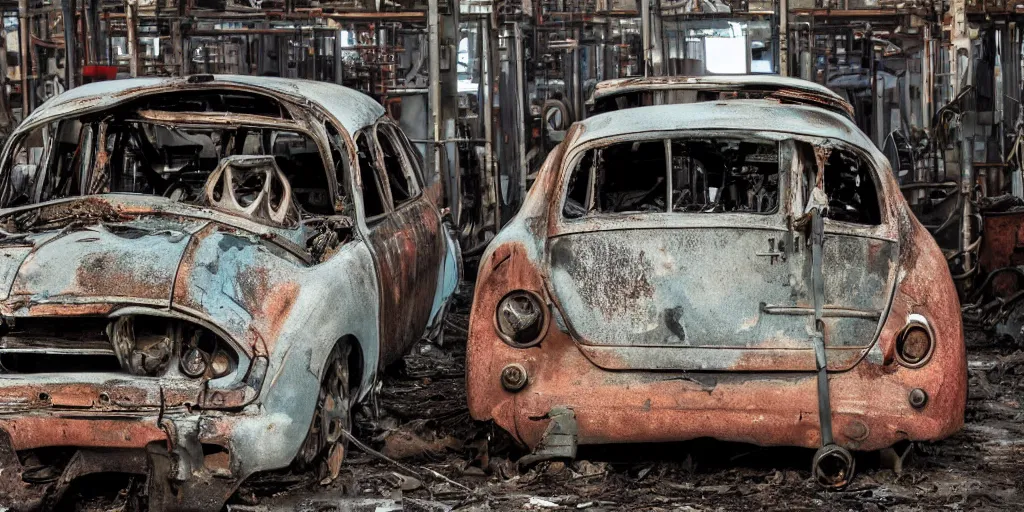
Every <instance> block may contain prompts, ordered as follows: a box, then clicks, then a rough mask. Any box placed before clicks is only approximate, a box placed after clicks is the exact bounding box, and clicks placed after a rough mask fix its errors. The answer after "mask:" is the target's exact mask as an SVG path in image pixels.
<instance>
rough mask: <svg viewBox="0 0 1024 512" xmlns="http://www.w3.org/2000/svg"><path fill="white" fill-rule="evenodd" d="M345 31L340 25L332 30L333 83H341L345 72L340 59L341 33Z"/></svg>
mask: <svg viewBox="0 0 1024 512" xmlns="http://www.w3.org/2000/svg"><path fill="white" fill-rule="evenodd" d="M344 32H345V31H344V30H342V29H341V28H340V27H339V28H338V30H336V31H335V32H334V83H336V84H338V85H341V84H342V82H343V79H344V78H345V74H344V71H343V68H344V62H343V61H342V59H341V46H342V45H341V34H342V33H344Z"/></svg>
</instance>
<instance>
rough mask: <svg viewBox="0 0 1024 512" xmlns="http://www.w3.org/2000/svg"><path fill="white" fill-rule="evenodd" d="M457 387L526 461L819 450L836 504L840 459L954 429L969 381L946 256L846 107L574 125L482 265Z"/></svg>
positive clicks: (691, 107) (767, 104)
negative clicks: (705, 447) (548, 456)
mask: <svg viewBox="0 0 1024 512" xmlns="http://www.w3.org/2000/svg"><path fill="white" fill-rule="evenodd" d="M750 80H758V79H754V78H752V79H750ZM598 90H599V91H600V90H601V87H599V88H598ZM822 148H828V150H824V149H822ZM808 212H811V215H810V217H812V218H810V219H809V218H808V217H809V215H808ZM815 216H816V218H817V220H815V219H814V218H813V217H815ZM815 276H818V277H815ZM524 319H525V320H524ZM819 342H820V344H821V347H820V348H823V350H816V345H817V344H818V343H819ZM819 371H820V372H821V375H822V376H823V377H824V378H823V379H818V378H816V375H817V374H818V373H819ZM822 384H825V385H824V386H823V385H822ZM467 386H468V390H467V391H468V400H469V408H470V412H471V414H472V416H473V417H474V418H476V419H479V420H493V421H494V422H496V423H497V424H498V425H499V426H501V427H502V428H504V429H505V430H507V431H508V432H510V433H511V434H512V435H513V436H514V437H516V438H517V439H518V440H520V441H521V442H522V443H524V444H526V445H527V446H529V447H531V448H533V449H538V447H540V448H546V447H548V446H549V445H551V443H552V442H553V441H555V440H554V439H549V437H550V433H551V432H554V431H557V432H558V433H559V434H560V438H559V439H558V440H557V441H558V443H557V444H558V445H559V446H563V445H564V440H563V439H561V437H562V434H564V433H565V432H574V433H575V440H574V442H575V443H579V444H599V443H620V442H657V441H674V440H685V439H692V438H698V437H714V438H718V439H722V440H727V441H739V442H750V443H756V444H760V445H792V446H802V447H809V448H820V450H819V453H818V455H817V456H816V457H815V459H814V461H813V467H814V469H815V471H814V474H815V477H816V478H817V480H818V481H819V482H820V483H821V484H822V485H824V486H827V487H833V488H834V487H842V486H843V485H845V484H847V483H848V482H849V481H850V478H851V477H852V472H853V469H854V468H853V457H852V455H851V454H850V450H878V449H882V448H885V447H888V446H891V445H892V444H894V443H896V442H898V441H903V440H934V439H940V438H944V437H946V436H949V435H951V434H952V433H954V432H956V431H957V430H958V429H959V428H960V427H961V426H962V425H963V421H964V407H965V401H966V389H967V374H966V358H965V350H964V340H963V331H962V325H961V319H960V304H959V301H958V298H957V292H956V289H955V288H954V286H953V282H952V278H951V277H950V274H949V270H948V268H947V265H946V261H945V258H944V257H943V254H942V253H941V251H940V250H939V248H938V247H937V246H936V244H935V242H934V240H933V239H932V237H931V236H930V235H929V234H928V232H927V231H926V230H925V229H924V228H923V227H922V226H921V224H920V223H919V222H918V221H917V220H915V218H914V216H913V214H912V213H911V211H910V210H909V208H908V206H907V205H906V203H905V201H904V199H903V197H902V195H901V194H900V191H899V188H898V185H897V183H896V182H895V180H894V179H893V177H892V172H891V171H890V169H889V164H888V162H887V160H886V159H885V157H884V156H883V155H882V154H881V153H879V151H878V150H877V149H875V147H874V146H873V145H872V143H871V142H870V140H868V139H867V137H866V136H865V135H864V134H863V133H861V132H860V131H859V130H858V129H857V128H856V126H855V125H854V124H853V123H852V122H851V121H850V120H849V119H848V118H847V117H846V116H844V115H843V114H842V113H837V112H835V111H834V110H832V109H829V108H825V107H824V106H820V105H812V104H802V105H792V104H780V103H779V102H777V101H773V100H772V99H770V98H768V99H754V100H748V99H736V100H722V101H714V102H698V103H690V104H681V105H664V106H654V107H640V108H632V109H625V110H619V111H616V112H610V113H606V114H602V115H597V116H594V117H591V118H589V119H587V120H586V121H583V122H580V123H577V124H576V125H574V126H573V127H572V128H571V129H570V130H569V132H568V133H567V135H566V138H565V141H564V142H563V143H562V144H560V145H559V146H558V147H557V148H556V149H555V151H553V152H552V154H551V155H550V156H549V158H548V160H547V162H546V163H545V165H544V167H543V168H542V170H541V171H540V173H539V174H538V177H537V181H536V182H535V185H534V188H533V190H532V191H531V194H530V196H529V197H528V199H527V200H526V202H525V204H524V206H523V208H522V210H521V211H520V213H519V215H518V216H517V217H516V218H515V219H514V220H513V221H512V222H511V223H510V224H509V225H507V226H506V227H505V228H504V229H503V230H502V232H501V233H500V234H499V235H498V236H497V237H496V238H495V239H494V240H493V242H492V243H491V244H490V246H489V247H488V249H487V252H486V253H485V254H484V256H483V257H482V260H481V262H480V271H479V276H478V283H477V287H476V294H475V297H474V303H473V309H472V316H471V319H470V328H469V339H468V348H467ZM565 411H571V413H572V414H571V417H572V422H571V425H570V424H569V423H567V422H564V423H565V424H564V425H559V426H558V428H555V429H553V428H552V427H551V422H552V421H554V419H553V418H556V417H557V418H560V421H562V420H564V419H565V418H567V417H569V416H567V415H566V414H565ZM572 448H573V447H565V448H562V449H560V450H559V453H562V454H568V453H572ZM548 451H549V450H546V449H542V450H538V452H537V454H538V455H544V454H545V453H546V452H548ZM555 456H558V455H555ZM563 456H564V455H563ZM533 458H534V459H536V458H537V457H533Z"/></svg>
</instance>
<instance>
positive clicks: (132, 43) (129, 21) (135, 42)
mask: <svg viewBox="0 0 1024 512" xmlns="http://www.w3.org/2000/svg"><path fill="white" fill-rule="evenodd" d="M124 14H125V17H124V21H125V24H126V25H127V27H128V37H127V39H128V72H129V74H130V75H131V76H132V77H133V78H134V77H137V76H139V39H138V34H137V31H136V29H137V24H138V19H137V18H138V14H139V1H138V0H125V3H124Z"/></svg>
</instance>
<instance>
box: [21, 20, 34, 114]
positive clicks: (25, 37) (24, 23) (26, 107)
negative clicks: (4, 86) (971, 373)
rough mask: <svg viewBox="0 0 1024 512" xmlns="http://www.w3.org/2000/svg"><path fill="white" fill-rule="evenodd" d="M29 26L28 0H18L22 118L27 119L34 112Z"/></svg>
mask: <svg viewBox="0 0 1024 512" xmlns="http://www.w3.org/2000/svg"><path fill="white" fill-rule="evenodd" d="M29 37H30V35H29V27H28V0H18V46H20V47H21V48H20V50H21V60H20V61H19V66H18V67H19V68H20V70H21V118H22V119H25V118H26V117H28V115H29V113H30V112H32V101H31V98H30V95H29V90H30V89H31V88H32V87H31V85H29V79H28V74H29V71H30V70H29Z"/></svg>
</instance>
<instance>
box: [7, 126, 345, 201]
mask: <svg viewBox="0 0 1024 512" xmlns="http://www.w3.org/2000/svg"><path fill="white" fill-rule="evenodd" d="M13 155H14V162H13V163H14V164H15V165H14V166H13V173H12V176H11V178H10V180H9V181H8V182H7V183H6V184H5V188H6V190H5V191H4V201H3V203H4V206H5V207H11V206H19V205H23V204H32V203H38V202H43V201H48V200H52V199H61V198H66V197H74V196H83V195H91V194H103V193H135V194H148V195H159V196H165V197H171V198H173V199H176V200H179V201H183V202H187V203H196V204H198V203H201V202H202V201H203V199H204V198H203V194H202V192H203V189H204V185H205V184H206V181H207V179H208V178H209V177H210V176H211V174H212V173H213V171H214V170H215V169H216V168H217V166H218V165H219V164H220V163H221V161H222V160H223V159H224V158H227V157H229V156H236V155H250V156H260V155H267V156H272V157H273V159H274V161H275V163H276V164H277V166H278V167H279V168H280V169H281V171H282V172H283V173H284V175H285V177H286V178H287V179H288V182H289V183H290V185H291V188H292V194H293V197H294V199H295V202H296V203H297V204H298V205H299V206H301V208H302V210H303V211H304V212H305V213H308V214H313V215H327V214H332V213H334V211H333V206H334V205H333V204H332V200H331V194H330V190H329V184H328V180H327V174H326V169H325V167H324V161H323V158H322V156H321V154H320V149H319V146H318V145H317V143H316V142H315V141H314V140H313V139H312V138H310V137H309V136H308V135H306V134H304V133H301V132H298V131H295V130H292V129H282V128H274V127H267V126H263V125H259V126H256V125H244V124H242V125H227V126H219V125H218V126H206V125H202V124H197V123H187V122H181V123H171V122H155V121H149V120H133V119H130V118H129V119H125V118H121V117H110V118H105V119H70V120H64V121H60V122H59V123H55V124H53V125H50V126H43V127H41V128H39V129H37V130H36V133H31V134H29V135H28V136H27V137H25V138H23V139H22V140H21V141H20V143H19V144H18V146H17V147H16V148H15V150H14V152H13ZM242 185H243V188H244V186H245V184H242ZM250 185H252V184H250ZM257 185H258V184H257ZM257 188H258V187H257ZM245 195H246V194H245V193H244V190H243V191H242V193H241V194H240V197H242V198H243V199H242V200H243V201H244V196H245Z"/></svg>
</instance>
